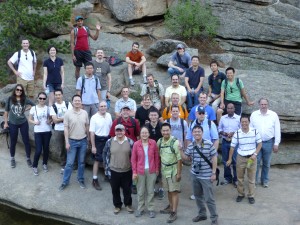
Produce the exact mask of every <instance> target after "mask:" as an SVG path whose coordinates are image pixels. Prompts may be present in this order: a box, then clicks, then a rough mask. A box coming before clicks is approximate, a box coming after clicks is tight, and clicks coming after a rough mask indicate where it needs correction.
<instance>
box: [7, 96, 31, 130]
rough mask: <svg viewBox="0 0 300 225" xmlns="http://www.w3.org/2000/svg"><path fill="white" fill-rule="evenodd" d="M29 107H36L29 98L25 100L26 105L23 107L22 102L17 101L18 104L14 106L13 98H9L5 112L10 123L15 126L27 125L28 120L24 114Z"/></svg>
mask: <svg viewBox="0 0 300 225" xmlns="http://www.w3.org/2000/svg"><path fill="white" fill-rule="evenodd" d="M27 105H31V106H34V105H35V104H34V103H33V102H32V101H31V100H30V99H29V98H26V99H25V104H24V105H22V104H21V102H20V101H17V102H16V104H13V103H12V101H11V97H9V98H8V99H7V100H6V103H5V111H6V112H8V120H9V123H11V124H14V125H19V124H22V123H25V122H26V121H27V118H26V116H25V114H24V112H25V109H26V106H27Z"/></svg>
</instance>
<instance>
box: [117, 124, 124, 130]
mask: <svg viewBox="0 0 300 225" xmlns="http://www.w3.org/2000/svg"><path fill="white" fill-rule="evenodd" d="M115 130H125V127H124V125H123V124H118V125H117V126H116V127H115Z"/></svg>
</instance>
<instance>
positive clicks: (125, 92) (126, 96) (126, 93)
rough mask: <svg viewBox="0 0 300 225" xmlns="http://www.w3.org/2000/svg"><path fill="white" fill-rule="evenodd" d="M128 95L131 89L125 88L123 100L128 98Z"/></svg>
mask: <svg viewBox="0 0 300 225" xmlns="http://www.w3.org/2000/svg"><path fill="white" fill-rule="evenodd" d="M128 95H129V89H128V88H123V90H122V97H123V98H128Z"/></svg>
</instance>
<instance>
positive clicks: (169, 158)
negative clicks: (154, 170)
mask: <svg viewBox="0 0 300 225" xmlns="http://www.w3.org/2000/svg"><path fill="white" fill-rule="evenodd" d="M173 138H174V137H173V136H171V137H170V139H169V140H168V141H167V142H164V138H163V137H162V138H160V139H159V140H158V141H157V146H158V148H159V152H160V159H161V173H162V175H163V176H165V177H167V178H169V177H173V176H175V175H177V164H178V161H179V160H181V155H180V152H179V147H178V146H179V142H178V140H176V141H175V142H174V144H173V148H174V150H175V151H174V153H173V152H172V150H171V147H170V143H171V140H172V139H173ZM160 143H161V144H160Z"/></svg>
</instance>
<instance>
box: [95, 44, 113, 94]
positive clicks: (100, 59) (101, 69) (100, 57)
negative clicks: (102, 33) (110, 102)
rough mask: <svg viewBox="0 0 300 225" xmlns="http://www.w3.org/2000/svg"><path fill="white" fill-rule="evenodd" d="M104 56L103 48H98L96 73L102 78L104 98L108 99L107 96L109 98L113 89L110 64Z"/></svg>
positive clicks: (101, 84)
mask: <svg viewBox="0 0 300 225" xmlns="http://www.w3.org/2000/svg"><path fill="white" fill-rule="evenodd" d="M104 56H105V55H104V52H103V50H101V49H98V50H97V52H96V60H93V64H94V74H95V75H96V76H97V77H98V78H99V80H100V86H101V89H100V92H101V99H102V100H106V98H108V99H109V97H110V89H111V74H110V72H111V70H110V65H109V64H108V62H106V61H105V60H104Z"/></svg>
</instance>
